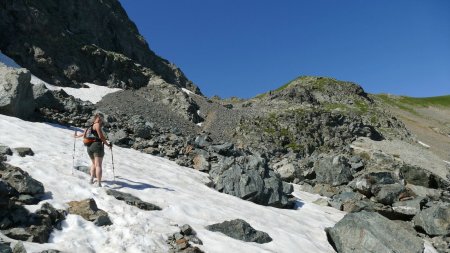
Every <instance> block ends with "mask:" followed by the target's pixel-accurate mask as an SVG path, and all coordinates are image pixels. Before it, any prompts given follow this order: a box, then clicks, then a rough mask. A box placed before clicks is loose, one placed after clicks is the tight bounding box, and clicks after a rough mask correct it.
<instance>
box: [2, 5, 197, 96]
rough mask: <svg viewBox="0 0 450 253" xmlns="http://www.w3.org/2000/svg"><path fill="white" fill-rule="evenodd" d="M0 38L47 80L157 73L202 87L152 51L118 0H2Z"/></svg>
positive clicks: (144, 77) (112, 82)
mask: <svg viewBox="0 0 450 253" xmlns="http://www.w3.org/2000/svg"><path fill="white" fill-rule="evenodd" d="M0 38H1V39H0V51H2V52H3V53H4V54H6V55H7V56H9V57H10V58H12V59H13V60H14V61H15V62H17V63H18V64H19V65H20V66H22V67H25V68H27V69H29V70H30V71H31V72H32V73H33V74H34V75H35V76H37V77H39V78H40V79H42V80H44V81H46V82H48V83H53V84H56V85H60V86H74V85H75V86H78V87H79V85H80V84H82V83H85V82H90V83H96V84H99V85H107V86H110V87H120V88H140V87H143V86H146V85H147V83H148V81H149V79H150V78H152V77H155V76H158V77H161V78H163V79H164V80H165V81H167V82H169V83H171V84H173V85H177V86H179V87H183V88H187V89H189V90H191V91H193V92H196V93H199V92H200V91H199V90H198V88H197V87H196V86H195V85H194V84H193V83H192V82H191V81H189V80H188V79H187V78H186V76H185V75H184V74H183V73H182V72H181V70H180V69H179V68H177V67H176V66H175V65H174V64H172V63H170V62H168V61H167V60H165V59H163V58H161V57H159V56H157V55H156V54H155V53H154V52H153V51H151V50H150V48H149V46H148V44H147V42H146V41H145V39H144V38H143V37H142V36H141V35H140V34H139V32H138V29H137V27H136V25H135V24H134V23H133V22H132V21H130V20H129V18H128V16H127V14H126V12H125V11H124V9H123V8H122V6H121V5H120V2H119V1H117V0H105V1H70V2H65V1H52V0H48V1H47V0H44V1H26V0H20V1H15V0H7V1H2V3H1V4H0Z"/></svg>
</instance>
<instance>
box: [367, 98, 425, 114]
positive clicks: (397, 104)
mask: <svg viewBox="0 0 450 253" xmlns="http://www.w3.org/2000/svg"><path fill="white" fill-rule="evenodd" d="M376 97H377V98H379V99H381V101H382V102H383V103H385V104H388V105H391V106H395V107H398V108H400V109H402V110H404V111H407V112H410V113H412V114H414V115H418V113H417V112H416V111H415V110H414V109H413V108H411V107H409V106H406V105H405V104H404V103H402V101H401V100H399V99H396V98H393V97H391V96H389V95H386V94H380V95H376Z"/></svg>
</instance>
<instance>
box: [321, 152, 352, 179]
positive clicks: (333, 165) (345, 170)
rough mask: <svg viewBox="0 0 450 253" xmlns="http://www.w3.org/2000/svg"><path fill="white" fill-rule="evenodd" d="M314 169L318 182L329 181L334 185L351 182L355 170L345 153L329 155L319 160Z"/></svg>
mask: <svg viewBox="0 0 450 253" xmlns="http://www.w3.org/2000/svg"><path fill="white" fill-rule="evenodd" d="M314 170H315V172H316V181H317V182H318V183H327V184H331V185H333V186H338V185H342V184H346V183H348V182H350V181H351V180H352V179H353V173H354V172H355V171H354V170H353V169H352V167H351V165H350V164H349V163H348V160H347V158H346V157H345V156H343V155H338V156H334V157H333V156H329V157H325V158H323V159H320V160H318V162H317V164H316V165H315V167H314Z"/></svg>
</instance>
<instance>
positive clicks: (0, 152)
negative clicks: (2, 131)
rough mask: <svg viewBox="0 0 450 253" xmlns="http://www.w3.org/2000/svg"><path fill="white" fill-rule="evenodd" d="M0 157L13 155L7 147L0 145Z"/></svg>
mask: <svg viewBox="0 0 450 253" xmlns="http://www.w3.org/2000/svg"><path fill="white" fill-rule="evenodd" d="M0 155H4V156H7V155H13V152H12V150H11V149H10V148H9V147H8V146H5V145H1V144H0Z"/></svg>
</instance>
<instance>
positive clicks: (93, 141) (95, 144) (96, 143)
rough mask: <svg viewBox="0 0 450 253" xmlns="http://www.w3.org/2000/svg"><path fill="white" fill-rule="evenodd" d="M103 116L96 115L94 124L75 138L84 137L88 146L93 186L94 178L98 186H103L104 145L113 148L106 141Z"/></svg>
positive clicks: (84, 141)
mask: <svg viewBox="0 0 450 253" xmlns="http://www.w3.org/2000/svg"><path fill="white" fill-rule="evenodd" d="M102 124H103V116H102V115H101V114H100V113H97V114H95V115H94V120H93V123H92V125H91V126H90V127H88V128H87V129H85V130H84V132H83V133H81V134H79V135H76V134H75V138H79V137H83V138H84V139H83V143H84V144H85V145H86V146H87V152H88V155H89V157H90V158H91V161H92V165H91V184H93V183H94V177H96V178H97V182H98V186H99V187H101V186H102V183H101V182H102V162H103V157H104V156H105V149H104V146H103V145H106V146H108V147H109V148H112V144H111V143H108V142H107V141H106V138H105V135H104V134H103V131H102Z"/></svg>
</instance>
